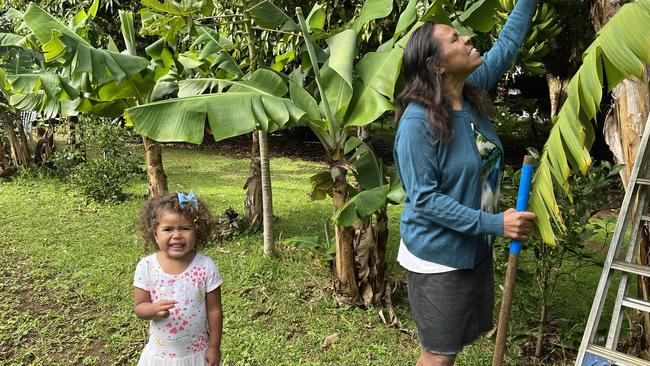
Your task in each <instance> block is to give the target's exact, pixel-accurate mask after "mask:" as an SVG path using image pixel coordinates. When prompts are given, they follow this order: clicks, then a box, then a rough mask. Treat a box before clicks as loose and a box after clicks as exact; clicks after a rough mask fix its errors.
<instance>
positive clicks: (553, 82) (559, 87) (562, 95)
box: [546, 74, 569, 117]
mask: <svg viewBox="0 0 650 366" xmlns="http://www.w3.org/2000/svg"><path fill="white" fill-rule="evenodd" d="M546 83H547V84H548V94H549V99H550V100H551V117H555V116H557V112H558V111H559V110H560V106H561V105H562V104H563V103H564V101H565V100H566V96H567V94H566V91H567V88H568V86H569V79H566V78H562V77H560V76H555V75H552V74H546Z"/></svg>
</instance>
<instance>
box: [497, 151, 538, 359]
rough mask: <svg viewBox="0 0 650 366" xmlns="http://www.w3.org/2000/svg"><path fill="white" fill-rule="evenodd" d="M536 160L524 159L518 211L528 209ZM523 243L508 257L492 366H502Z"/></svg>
mask: <svg viewBox="0 0 650 366" xmlns="http://www.w3.org/2000/svg"><path fill="white" fill-rule="evenodd" d="M534 165H535V158H533V157H532V156H530V155H526V156H525V157H524V165H523V167H522V168H521V178H520V179H519V191H518V193H517V205H516V209H517V211H526V209H528V196H529V195H530V184H531V182H532V180H533V166H534ZM520 252H521V242H519V241H517V240H513V241H512V242H511V243H510V256H509V257H508V269H507V270H506V278H505V284H504V286H503V298H502V300H501V312H500V313H499V325H498V327H497V340H496V343H495V344H494V356H493V358H492V366H501V364H502V363H503V354H504V351H505V348H506V337H507V335H508V321H509V320H510V309H511V308H512V297H513V295H514V290H515V282H516V281H517V266H518V265H519V253H520Z"/></svg>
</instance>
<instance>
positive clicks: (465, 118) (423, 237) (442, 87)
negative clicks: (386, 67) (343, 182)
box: [394, 0, 535, 366]
mask: <svg viewBox="0 0 650 366" xmlns="http://www.w3.org/2000/svg"><path fill="white" fill-rule="evenodd" d="M534 7H535V1H534V0H519V1H518V2H517V5H516V6H515V9H514V10H513V12H512V14H511V15H510V17H509V19H508V21H507V22H506V24H505V26H504V28H503V30H502V31H501V34H500V36H499V39H498V40H497V42H496V43H495V45H494V47H492V49H490V51H489V52H488V53H486V54H485V55H484V56H483V57H481V55H480V54H479V52H478V51H477V50H476V48H474V47H473V46H472V43H471V41H470V38H469V37H467V36H461V35H459V34H458V31H456V29H454V28H452V27H450V26H448V25H445V24H434V23H431V22H429V23H426V24H424V25H422V26H421V27H420V28H418V29H417V30H416V31H415V32H413V34H412V35H411V38H410V39H409V42H408V44H407V45H406V48H405V50H404V56H403V61H402V67H403V70H404V75H405V78H406V83H405V87H404V90H403V91H402V92H401V93H400V95H399V96H398V98H397V102H398V108H397V115H396V120H397V121H399V125H398V131H397V136H396V140H395V150H394V156H395V162H396V165H397V170H398V172H399V175H400V178H401V180H402V183H403V185H404V189H405V190H406V196H407V198H406V199H405V201H404V211H403V213H402V220H401V225H400V231H401V236H402V242H401V243H400V248H399V252H398V258H397V260H398V261H399V262H400V264H401V265H402V266H403V267H404V268H405V269H406V270H407V283H408V296H409V302H410V306H411V311H412V313H413V318H414V319H415V323H416V325H417V328H418V333H419V339H420V344H421V346H422V350H421V353H420V357H419V358H418V361H417V366H430V365H453V363H454V360H455V358H456V355H457V354H458V352H460V351H461V350H462V348H463V347H464V346H465V345H467V344H470V343H471V342H473V341H474V340H476V339H477V338H478V337H479V336H480V335H481V334H482V333H483V332H486V331H488V330H490V329H491V328H492V324H493V319H492V309H493V306H494V281H493V274H492V251H491V248H492V241H493V238H494V237H495V236H505V237H507V238H511V239H516V240H520V241H526V240H527V239H528V235H529V233H530V231H531V229H532V221H533V220H534V218H535V215H534V214H533V213H532V212H516V211H515V210H514V209H512V208H511V209H508V210H506V211H505V212H502V213H498V211H496V209H497V201H498V194H499V180H500V178H501V168H502V165H501V164H502V160H503V159H502V158H503V148H502V145H501V142H500V141H499V138H498V137H497V135H496V132H495V130H494V127H493V126H492V125H491V123H490V122H489V120H488V118H487V117H488V115H489V113H490V112H491V109H492V101H491V100H490V98H489V96H488V94H487V92H486V90H488V89H490V88H491V87H493V86H494V84H496V82H497V81H498V80H499V78H500V77H501V75H502V74H503V73H504V72H505V71H506V70H507V69H508V67H509V66H510V65H511V64H512V61H513V60H514V57H515V55H516V53H517V50H518V48H519V47H520V45H521V43H522V41H523V39H524V36H525V35H526V32H527V30H528V26H529V23H530V19H531V17H532V15H533V13H534Z"/></svg>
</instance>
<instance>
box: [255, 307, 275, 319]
mask: <svg viewBox="0 0 650 366" xmlns="http://www.w3.org/2000/svg"><path fill="white" fill-rule="evenodd" d="M270 312H271V308H270V307H268V306H262V307H261V308H259V309H257V311H256V312H255V314H253V319H257V318H259V317H260V316H262V315H267V314H269V313H270Z"/></svg>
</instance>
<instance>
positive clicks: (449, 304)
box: [407, 258, 494, 355]
mask: <svg viewBox="0 0 650 366" xmlns="http://www.w3.org/2000/svg"><path fill="white" fill-rule="evenodd" d="M407 285H408V298H409V303H410V305H411V313H412V314H413V318H414V320H415V324H416V326H417V328H418V338H419V339H420V344H421V345H422V348H423V349H424V350H425V351H427V352H429V353H433V354H437V355H455V354H457V353H459V352H460V351H461V350H462V349H463V347H464V346H465V345H468V344H470V343H472V342H473V341H475V340H476V339H477V338H478V337H479V336H480V335H481V334H482V333H484V332H487V331H488V330H490V329H492V321H493V320H492V309H493V307H494V277H493V273H492V258H488V259H486V260H484V261H483V262H482V263H481V264H479V265H478V266H477V267H476V268H472V269H462V270H456V271H451V272H444V273H433V274H422V273H415V272H410V271H407Z"/></svg>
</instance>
